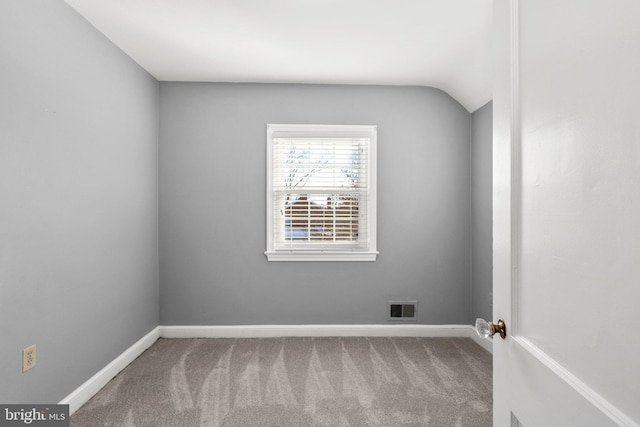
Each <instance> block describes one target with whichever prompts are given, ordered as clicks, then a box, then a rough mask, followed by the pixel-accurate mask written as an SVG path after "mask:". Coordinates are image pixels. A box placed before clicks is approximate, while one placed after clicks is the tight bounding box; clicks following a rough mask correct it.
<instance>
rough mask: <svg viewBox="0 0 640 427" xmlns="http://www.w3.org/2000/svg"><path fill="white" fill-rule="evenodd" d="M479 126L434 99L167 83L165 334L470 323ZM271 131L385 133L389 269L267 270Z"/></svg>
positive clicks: (361, 265) (317, 266)
mask: <svg viewBox="0 0 640 427" xmlns="http://www.w3.org/2000/svg"><path fill="white" fill-rule="evenodd" d="M470 120H471V117H470V115H469V113H468V112H467V111H466V110H465V109H464V108H463V107H461V106H460V105H459V104H458V103H457V102H456V101H454V100H453V99H452V98H451V97H450V96H448V95H447V94H445V93H444V92H441V91H439V90H436V89H431V88H424V87H391V86H325V85H275V84H218V83H161V84H160V164H159V165H160V295H161V298H160V321H161V324H165V325H171V324H176V325H189V324H203V325H225V324H341V323H347V324H368V323H386V322H387V316H386V302H387V300H390V299H411V300H414V299H415V300H418V301H419V316H418V322H419V323H425V324H448V323H456V324H461V323H468V322H469V321H470V318H469V315H470V310H469V307H470V305H471V304H470V292H469V286H470V268H469V266H470V263H471V259H470V244H471V242H470V235H471V230H470V216H469V212H470V200H471V196H470V172H469V171H470V165H469V161H470V160H469V158H470V156H469V149H470V147H469V144H470V129H471V125H470ZM267 123H321V124H370V125H378V159H379V160H378V248H379V250H380V255H379V257H378V261H376V262H342V263H326V262H317V263H309V262H284V263H283V262H271V263H269V262H267V260H266V257H265V255H264V253H263V252H264V250H265V244H266V243H265V239H266V231H265V222H266V220H265V205H266V202H265V200H266V195H265V191H266V188H265V176H266V141H265V133H266V125H267Z"/></svg>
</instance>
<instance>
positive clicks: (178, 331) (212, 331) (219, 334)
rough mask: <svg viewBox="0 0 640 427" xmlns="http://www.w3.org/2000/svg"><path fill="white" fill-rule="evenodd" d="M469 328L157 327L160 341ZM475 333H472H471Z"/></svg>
mask: <svg viewBox="0 0 640 427" xmlns="http://www.w3.org/2000/svg"><path fill="white" fill-rule="evenodd" d="M470 328H471V326H470V325H238V326H236V325H234V326H160V336H161V337H163V338H269V337H464V338H468V337H469V336H470V330H471V329H470ZM474 333H475V332H474Z"/></svg>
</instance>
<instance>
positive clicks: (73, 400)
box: [60, 327, 160, 415]
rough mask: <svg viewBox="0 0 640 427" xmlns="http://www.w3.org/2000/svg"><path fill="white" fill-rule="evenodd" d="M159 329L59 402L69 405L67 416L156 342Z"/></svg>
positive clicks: (143, 338)
mask: <svg viewBox="0 0 640 427" xmlns="http://www.w3.org/2000/svg"><path fill="white" fill-rule="evenodd" d="M159 337H160V328H159V327H155V328H154V329H153V330H152V331H151V332H149V333H148V334H147V335H145V336H144V337H142V338H141V339H140V340H138V341H137V342H136V343H135V344H133V345H132V346H131V347H129V348H128V349H126V350H125V351H124V352H123V353H122V354H121V355H120V356H118V357H116V358H115V359H114V360H113V361H112V362H111V363H109V364H108V365H107V366H105V367H104V368H102V369H101V370H100V371H99V372H98V373H97V374H95V375H94V376H92V377H91V378H89V379H88V380H87V381H85V382H84V383H83V384H82V385H81V386H80V387H78V388H77V389H75V390H74V391H73V392H71V394H69V395H68V396H67V397H65V398H64V399H62V400H61V401H60V404H61V405H69V415H71V414H73V413H74V412H75V411H77V410H78V409H79V408H80V407H81V406H82V405H84V404H85V403H87V401H88V400H89V399H91V398H92V397H93V396H94V395H95V394H96V393H97V392H98V391H100V389H101V388H102V387H104V386H105V385H106V384H107V383H108V382H109V381H110V380H111V379H112V378H113V377H115V376H116V375H118V373H119V372H120V371H122V370H123V369H124V368H125V367H126V366H127V365H128V364H129V363H131V362H133V361H134V360H135V359H136V358H137V357H138V356H140V355H141V354H142V353H143V352H144V351H145V350H146V349H148V348H149V347H151V345H152V344H153V343H154V342H156V341H157V340H158V338H159Z"/></svg>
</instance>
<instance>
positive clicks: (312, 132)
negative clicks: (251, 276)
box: [265, 124, 378, 261]
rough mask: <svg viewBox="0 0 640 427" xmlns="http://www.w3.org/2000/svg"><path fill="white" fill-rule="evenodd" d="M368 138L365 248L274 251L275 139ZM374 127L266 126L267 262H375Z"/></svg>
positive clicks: (375, 180) (375, 159)
mask: <svg viewBox="0 0 640 427" xmlns="http://www.w3.org/2000/svg"><path fill="white" fill-rule="evenodd" d="M283 137H284V138H287V137H288V138H298V137H299V138H305V137H306V138H322V137H325V138H340V137H343V138H344V137H351V138H368V139H369V155H368V165H367V168H368V175H369V176H368V179H369V187H368V193H367V198H366V199H367V201H366V203H367V205H366V206H367V213H366V215H367V221H366V223H367V225H366V227H363V228H364V230H360V232H362V231H364V232H366V233H367V234H368V236H367V239H366V241H367V245H366V246H365V247H346V248H345V247H344V246H343V247H341V245H336V248H335V249H333V248H329V249H327V248H326V247H325V248H322V249H300V248H296V249H289V248H287V249H282V248H276V245H275V238H274V231H275V230H274V219H275V218H274V206H273V205H274V201H273V199H274V197H273V195H274V189H273V162H274V158H273V156H274V150H273V145H274V144H273V141H274V138H283ZM376 166H377V126H375V125H291V124H268V125H267V250H266V251H265V255H266V256H267V260H268V261H375V260H376V257H377V255H378V251H377V243H376V242H377V235H376V232H377V213H376V210H377V194H376V193H377V170H376V169H377V168H376Z"/></svg>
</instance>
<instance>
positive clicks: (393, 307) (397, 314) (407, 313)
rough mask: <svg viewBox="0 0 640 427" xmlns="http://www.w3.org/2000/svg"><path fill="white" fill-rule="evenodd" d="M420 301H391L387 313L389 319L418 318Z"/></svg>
mask: <svg viewBox="0 0 640 427" xmlns="http://www.w3.org/2000/svg"><path fill="white" fill-rule="evenodd" d="M417 311H418V301H389V305H388V309H387V315H388V319H389V320H416V319H417Z"/></svg>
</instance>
